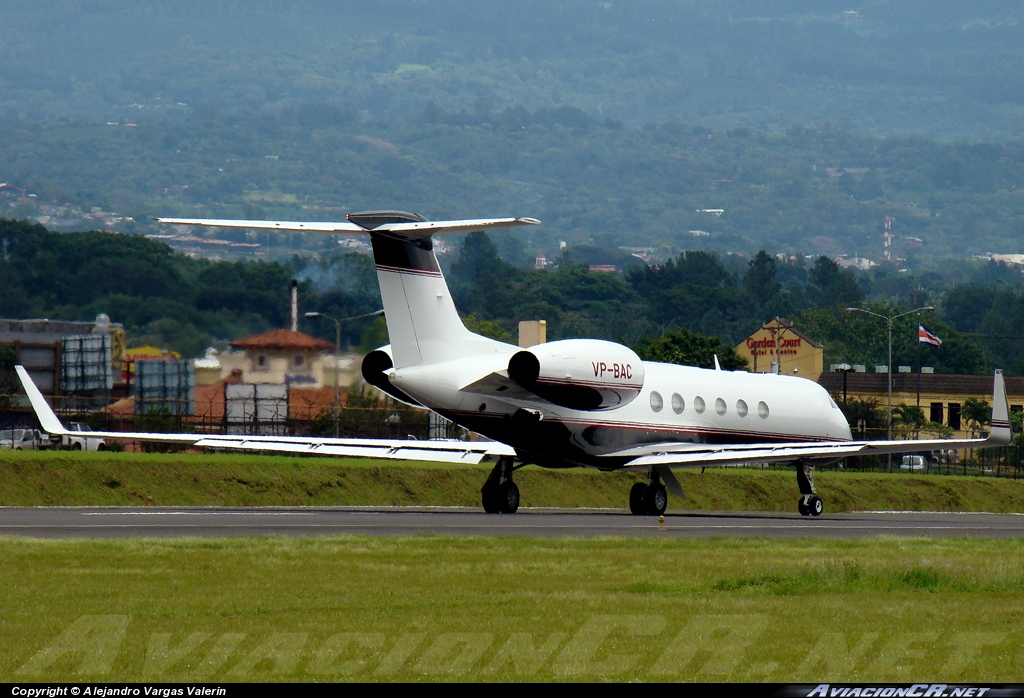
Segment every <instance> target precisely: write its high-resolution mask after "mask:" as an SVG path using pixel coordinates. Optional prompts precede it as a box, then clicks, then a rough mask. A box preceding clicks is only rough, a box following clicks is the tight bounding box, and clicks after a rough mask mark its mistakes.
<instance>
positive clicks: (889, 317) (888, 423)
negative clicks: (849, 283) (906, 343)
mask: <svg viewBox="0 0 1024 698" xmlns="http://www.w3.org/2000/svg"><path fill="white" fill-rule="evenodd" d="M922 310H923V311H927V312H931V311H933V310H935V308H934V307H933V306H930V305H926V306H923V307H921V308H914V309H913V310H908V311H907V312H905V313H900V314H899V315H881V314H879V313H875V312H872V311H870V310H865V309H864V308H847V309H846V312H848V313H866V314H867V315H873V316H875V317H877V318H882V319H883V320H885V326H886V330H887V331H888V334H889V365H888V366H886V369H887V374H888V383H889V399H888V403H887V409H886V413H887V414H886V419H885V422H886V428H885V434H886V440H887V441H892V323H893V321H894V320H899V319H900V318H901V317H906V316H907V315H913V314H914V313H919V312H921V311H922ZM889 458H890V462H891V458H892V456H891V455H890V456H889Z"/></svg>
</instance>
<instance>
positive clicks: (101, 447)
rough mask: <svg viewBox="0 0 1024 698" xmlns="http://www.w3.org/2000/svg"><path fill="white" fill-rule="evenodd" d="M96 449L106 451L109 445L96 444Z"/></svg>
mask: <svg viewBox="0 0 1024 698" xmlns="http://www.w3.org/2000/svg"><path fill="white" fill-rule="evenodd" d="M96 450H97V451H106V450H107V445H106V444H99V445H97V446H96Z"/></svg>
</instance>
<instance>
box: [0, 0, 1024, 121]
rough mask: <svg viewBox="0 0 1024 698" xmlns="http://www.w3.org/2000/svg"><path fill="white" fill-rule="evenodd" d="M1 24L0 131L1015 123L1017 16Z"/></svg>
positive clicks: (261, 14) (348, 4) (565, 7)
mask: <svg viewBox="0 0 1024 698" xmlns="http://www.w3.org/2000/svg"><path fill="white" fill-rule="evenodd" d="M8 4H9V5H11V6H10V7H5V8H4V12H3V21H2V22H0V115H2V116H6V117H8V118H25V119H29V120H52V119H58V118H61V117H71V118H87V119H91V120H111V121H119V120H124V119H132V118H134V117H136V116H137V115H139V114H141V113H147V114H148V113H156V114H159V115H163V116H166V117H168V118H184V117H185V116H186V115H188V114H190V113H195V112H197V111H199V112H207V113H209V112H215V111H216V110H218V109H228V110H231V109H235V108H238V107H240V106H245V107H249V108H252V107H267V106H273V107H282V106H295V105H299V104H302V103H304V102H316V103H328V104H334V105H336V106H337V107H339V108H343V109H345V110H348V111H350V112H351V113H353V114H355V115H356V117H357V118H366V117H369V118H373V119H403V118H408V117H411V116H413V115H415V114H419V113H420V112H422V111H423V110H424V108H426V107H427V106H428V105H429V104H431V103H433V104H434V105H436V106H437V107H438V108H440V109H442V110H445V111H458V110H466V111H474V110H476V111H482V112H490V111H501V110H503V109H505V108H506V107H509V106H515V105H522V106H523V107H525V108H526V109H527V110H529V111H531V112H533V111H536V110H537V109H543V108H553V107H559V106H565V105H568V106H572V107H576V108H579V109H581V110H583V112H584V113H586V114H587V115H588V116H589V117H590V118H592V119H595V120H598V121H601V120H604V119H610V120H613V121H620V122H623V123H624V124H625V125H627V126H629V125H641V124H644V123H647V122H652V121H653V122H661V121H668V120H673V121H683V122H687V123H691V124H700V125H703V126H707V127H713V128H737V127H747V128H752V129H755V130H758V129H768V130H779V131H781V130H785V129H787V128H790V127H791V126H794V125H796V126H803V127H807V126H818V125H821V124H823V123H826V122H835V123H838V124H840V125H844V126H847V127H848V128H850V129H853V130H855V131H860V132H867V133H882V134H885V133H893V132H898V133H913V134H922V135H927V136H935V137H941V138H958V137H967V138H972V139H984V140H1001V139H1005V138H1015V137H1017V135H1018V134H1019V126H1020V123H1021V117H1022V111H1024V107H1022V106H1021V105H1022V104H1024V70H1022V68H1024V60H1022V58H1024V42H1021V40H1020V37H1021V36H1022V31H1024V4H1021V3H1020V2H1018V0H989V1H987V2H978V3H963V2H953V1H952V0H901V1H900V2H887V1H885V0H851V1H844V2H832V1H826V0H774V1H773V2H764V0H719V1H717V2H714V3H709V2H703V1H701V0H630V1H628V2H626V1H623V0H608V1H604V2H598V1H595V0H564V1H562V2H557V3H551V2H547V1H545V0H517V1H510V2H478V0H445V1H444V2H425V1H420V2H415V1H412V0H376V1H375V2H365V0H348V1H345V0H262V1H260V2H248V1H244V0H232V1H224V2H214V3H208V2H205V1H204V0H178V1H176V2H169V3H137V2H130V1H129V0H103V1H102V2H87V3H86V2H81V1H80V0H37V1H36V2H32V3H8Z"/></svg>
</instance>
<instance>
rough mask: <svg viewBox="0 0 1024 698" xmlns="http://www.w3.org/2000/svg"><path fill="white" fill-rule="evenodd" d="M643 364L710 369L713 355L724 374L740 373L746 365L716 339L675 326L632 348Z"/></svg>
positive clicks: (730, 348)
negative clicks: (657, 362) (648, 362)
mask: <svg viewBox="0 0 1024 698" xmlns="http://www.w3.org/2000/svg"><path fill="white" fill-rule="evenodd" d="M634 350H635V351H636V353H637V354H639V356H640V358H641V359H643V360H644V361H660V362H662V363H667V364H680V365H683V366H698V367H700V368H714V365H715V359H714V357H715V356H718V363H719V365H720V366H721V367H722V368H723V369H725V370H727V371H743V370H746V368H747V362H746V361H744V360H743V358H742V357H741V356H740V355H739V354H737V353H736V351H735V350H734V349H733V348H732V347H731V346H729V345H727V344H725V343H723V342H722V341H721V340H720V339H719V338H718V337H705V336H703V335H699V334H696V333H694V332H690V331H689V330H687V329H686V328H683V327H678V328H676V329H674V330H670V331H669V332H666V333H665V334H664V335H662V336H661V337H658V338H656V339H643V340H641V341H640V342H639V344H638V345H637V346H636V347H634Z"/></svg>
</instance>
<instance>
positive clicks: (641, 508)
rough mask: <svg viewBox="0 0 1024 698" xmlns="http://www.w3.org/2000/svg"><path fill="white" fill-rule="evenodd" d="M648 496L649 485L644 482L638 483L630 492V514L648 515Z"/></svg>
mask: <svg viewBox="0 0 1024 698" xmlns="http://www.w3.org/2000/svg"><path fill="white" fill-rule="evenodd" d="M646 494H647V485H645V484H644V483H642V482H638V483H636V484H635V485H633V487H632V488H631V489H630V490H629V511H630V513H632V514H634V515H636V516H641V515H643V514H646V513H647V507H646V506H645V505H644V497H645V496H646Z"/></svg>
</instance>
